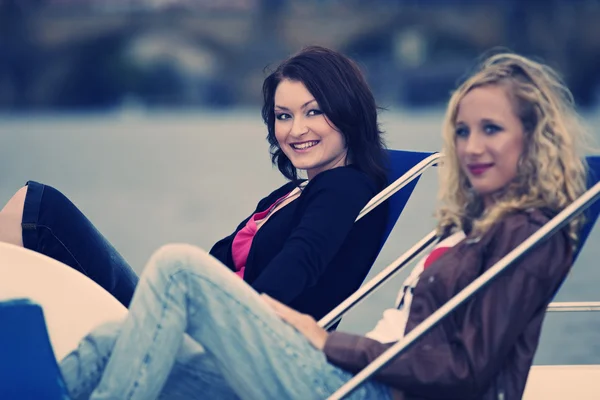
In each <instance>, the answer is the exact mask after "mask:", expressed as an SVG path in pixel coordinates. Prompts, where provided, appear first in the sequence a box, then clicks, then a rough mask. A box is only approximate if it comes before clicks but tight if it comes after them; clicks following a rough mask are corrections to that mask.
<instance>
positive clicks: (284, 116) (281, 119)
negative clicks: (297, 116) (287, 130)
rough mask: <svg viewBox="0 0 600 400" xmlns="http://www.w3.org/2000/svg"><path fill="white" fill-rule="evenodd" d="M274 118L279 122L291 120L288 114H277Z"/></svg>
mask: <svg viewBox="0 0 600 400" xmlns="http://www.w3.org/2000/svg"><path fill="white" fill-rule="evenodd" d="M275 118H276V119H278V120H280V121H285V120H288V119H290V118H292V116H291V115H290V114H288V113H279V114H275Z"/></svg>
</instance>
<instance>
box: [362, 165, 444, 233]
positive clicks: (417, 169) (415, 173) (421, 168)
mask: <svg viewBox="0 0 600 400" xmlns="http://www.w3.org/2000/svg"><path fill="white" fill-rule="evenodd" d="M442 157H443V155H442V153H433V154H432V155H430V156H428V157H427V158H424V159H423V160H421V162H419V163H418V164H417V165H415V166H414V167H412V168H411V169H409V170H408V171H406V173H405V174H404V175H402V176H401V177H400V178H398V179H396V180H395V181H394V182H392V183H391V184H390V185H389V186H388V187H386V188H385V189H383V190H382V191H381V192H379V193H378V194H377V195H376V196H375V197H373V198H372V199H371V201H369V202H368V203H367V205H366V206H365V207H364V208H363V209H362V210H361V211H360V213H359V214H358V217H357V218H356V220H355V221H354V222H356V221H358V220H359V219H361V218H362V217H364V216H365V215H367V214H368V213H369V212H371V210H373V209H374V208H375V207H377V206H378V205H380V204H381V203H383V202H384V201H386V200H387V199H389V198H390V197H392V195H394V193H396V192H397V191H398V190H400V189H402V188H403V187H404V186H406V185H408V184H409V183H411V182H412V181H413V180H415V179H416V178H418V177H419V176H421V175H422V174H423V172H425V170H427V169H428V168H429V167H431V166H433V165H435V164H437V162H438V160H439V159H440V158H442Z"/></svg>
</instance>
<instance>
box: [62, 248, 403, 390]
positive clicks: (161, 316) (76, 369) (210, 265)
mask: <svg viewBox="0 0 600 400" xmlns="http://www.w3.org/2000/svg"><path fill="white" fill-rule="evenodd" d="M119 325H120V326H116V325H114V324H112V325H104V326H101V327H100V328H98V329H97V330H95V331H94V332H92V333H91V334H90V335H89V336H88V337H87V338H85V339H84V340H83V341H82V342H81V343H80V346H79V348H78V349H77V350H75V351H74V352H73V353H71V354H69V355H68V356H67V357H66V358H65V359H64V360H63V361H62V362H61V371H62V373H63V376H64V378H65V381H66V383H67V387H68V388H69V391H70V393H71V394H72V396H73V398H74V399H80V398H88V397H89V396H90V393H91V398H92V399H95V400H100V399H119V400H124V399H155V398H159V397H160V398H164V399H173V400H175V399H181V400H184V399H186V400H191V399H256V400H264V399H302V400H308V399H324V398H326V397H327V396H328V395H330V394H331V393H333V392H334V391H335V390H337V389H338V388H339V387H340V386H341V385H342V384H343V383H345V382H346V381H348V380H349V379H350V378H351V377H352V374H350V373H348V372H346V371H344V370H342V369H340V368H338V367H336V366H334V365H332V364H329V363H328V362H327V359H326V357H325V354H324V353H323V352H322V351H319V350H317V349H315V348H314V347H313V346H312V345H311V344H310V343H309V342H308V340H306V338H305V337H304V336H303V335H302V334H300V333H299V332H297V331H296V330H295V329H294V328H292V327H290V326H289V325H287V324H286V323H285V322H283V321H282V320H281V319H280V318H279V317H278V316H277V315H276V314H275V313H274V312H273V311H272V310H271V309H270V307H268V306H267V305H266V304H265V303H264V302H263V300H262V299H261V298H260V296H259V294H258V293H257V292H255V291H254V290H253V289H252V288H251V287H250V286H249V285H248V284H246V283H245V282H244V281H243V280H242V279H240V278H239V277H237V276H236V275H235V274H234V273H232V272H231V271H230V270H229V269H228V268H226V267H225V266H223V265H222V264H221V263H220V262H219V261H217V260H216V259H215V258H213V257H212V256H210V255H209V254H208V253H206V252H205V251H203V250H201V249H199V248H197V247H193V246H189V245H179V244H172V245H167V246H165V247H162V248H161V249H159V250H158V251H157V252H156V253H155V254H154V255H153V256H152V257H151V259H150V261H149V262H148V265H147V266H146V268H145V269H144V272H143V274H142V276H141V279H140V283H139V285H138V287H137V289H136V292H135V294H134V296H133V300H132V303H131V307H130V310H129V315H128V317H127V318H126V319H125V321H124V322H123V323H122V324H119ZM119 331H120V333H119ZM115 338H116V342H115ZM350 398H351V399H383V400H386V399H391V394H390V390H389V388H388V387H387V386H385V385H383V384H380V383H378V382H374V381H369V382H367V383H366V384H364V385H362V386H361V387H360V388H359V389H358V390H356V391H355V392H354V393H353V395H352V396H351V397H350Z"/></svg>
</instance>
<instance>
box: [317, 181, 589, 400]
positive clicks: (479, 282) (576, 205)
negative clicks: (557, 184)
mask: <svg viewBox="0 0 600 400" xmlns="http://www.w3.org/2000/svg"><path fill="white" fill-rule="evenodd" d="M599 198H600V182H599V183H596V184H595V185H594V186H593V187H592V188H591V189H589V190H588V191H586V192H585V193H584V194H583V195H581V196H580V197H579V198H578V199H577V200H575V201H574V202H573V203H572V204H570V205H569V206H568V207H566V208H565V209H564V210H562V211H561V212H560V213H558V215H556V216H555V217H554V218H552V219H551V220H550V221H548V222H547V223H546V224H545V225H544V226H542V227H541V228H540V229H539V230H537V231H536V232H535V233H533V234H532V235H531V236H529V237H528V238H527V239H526V240H525V241H524V242H523V243H521V244H520V245H519V246H517V247H516V248H515V249H513V250H512V251H511V252H510V253H508V254H507V255H506V256H504V257H503V258H502V259H501V260H499V261H498V262H496V263H495V264H494V265H493V266H492V267H490V268H489V269H488V270H487V271H485V272H484V273H483V274H481V275H480V276H479V277H478V278H476V279H475V280H474V281H473V282H471V283H470V284H469V285H468V286H467V287H465V288H464V289H463V290H461V291H460V292H459V293H458V294H456V295H455V296H454V297H452V298H451V299H450V300H448V301H447V302H446V303H445V304H444V305H443V306H441V307H440V308H439V309H437V310H436V311H435V312H434V313H433V314H431V315H430V316H429V317H427V318H426V319H425V320H424V321H423V322H421V323H420V324H419V325H417V326H416V327H415V328H414V329H413V330H412V331H410V332H409V333H408V334H407V335H406V336H405V337H404V338H403V339H402V340H400V341H399V342H397V343H395V344H394V345H393V346H392V347H390V348H389V349H388V350H386V351H385V352H383V353H382V354H381V355H380V356H379V357H377V358H376V359H375V360H374V361H373V362H372V363H371V364H369V365H367V366H366V367H365V368H364V369H363V370H362V371H360V372H359V373H357V374H356V375H355V376H354V377H352V378H351V379H350V380H349V381H348V382H346V383H345V384H344V385H342V387H340V388H339V389H338V390H337V391H336V392H335V393H333V394H332V395H331V396H330V397H329V398H328V400H339V399H342V398H343V397H345V396H347V395H348V394H350V393H352V392H353V391H354V390H355V389H356V388H357V387H358V386H359V385H361V384H362V383H363V382H364V381H365V380H367V379H369V378H370V377H371V376H372V375H373V374H374V373H376V372H377V371H379V369H381V368H383V367H384V366H385V365H386V364H387V363H389V362H390V361H392V360H393V359H394V358H395V357H397V356H399V355H400V354H401V353H402V352H403V351H405V350H406V349H408V348H409V347H410V346H412V345H413V344H414V343H415V342H416V341H417V340H418V339H420V338H421V336H423V335H424V334H425V333H427V332H429V331H430V330H431V329H432V328H433V327H434V326H436V325H437V324H438V323H440V321H442V319H444V318H445V317H447V316H448V315H449V314H450V313H451V312H452V311H454V309H455V308H457V307H458V306H460V305H461V304H462V303H464V302H465V301H466V300H467V299H469V298H470V297H471V296H473V295H474V294H475V293H477V292H479V291H480V290H481V289H482V288H484V287H485V286H486V285H488V284H489V283H490V282H491V281H492V280H493V279H494V278H496V277H497V276H498V275H499V274H500V273H501V272H502V271H504V270H505V269H506V268H507V267H508V266H510V265H511V264H512V263H514V262H515V261H517V260H519V259H520V258H521V257H522V256H523V255H524V254H525V253H527V252H529V251H530V250H532V249H533V248H535V246H536V245H538V244H539V243H540V242H542V241H543V240H545V239H547V238H548V237H550V236H551V235H553V234H554V233H556V232H557V231H558V230H559V229H561V228H562V227H564V226H565V225H566V224H567V223H568V222H569V221H570V220H571V219H573V218H574V217H575V216H577V215H578V214H580V213H582V212H583V211H585V210H586V209H587V208H588V207H589V206H591V205H592V204H593V203H594V202H595V201H596V200H598V199H599Z"/></svg>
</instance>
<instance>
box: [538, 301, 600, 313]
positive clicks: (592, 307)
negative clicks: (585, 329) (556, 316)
mask: <svg viewBox="0 0 600 400" xmlns="http://www.w3.org/2000/svg"><path fill="white" fill-rule="evenodd" d="M546 311H547V312H574V311H579V312H581V311H600V301H570V302H554V303H550V305H548V309H547V310H546Z"/></svg>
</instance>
